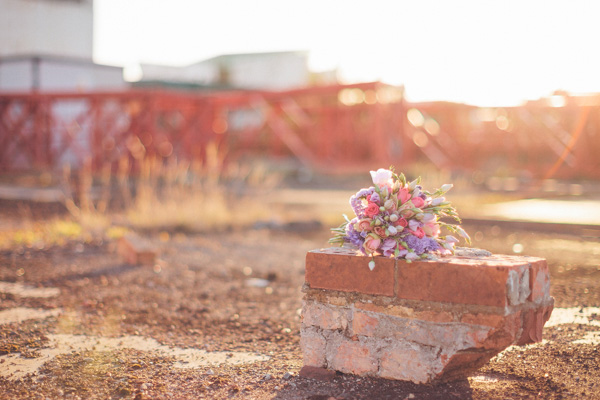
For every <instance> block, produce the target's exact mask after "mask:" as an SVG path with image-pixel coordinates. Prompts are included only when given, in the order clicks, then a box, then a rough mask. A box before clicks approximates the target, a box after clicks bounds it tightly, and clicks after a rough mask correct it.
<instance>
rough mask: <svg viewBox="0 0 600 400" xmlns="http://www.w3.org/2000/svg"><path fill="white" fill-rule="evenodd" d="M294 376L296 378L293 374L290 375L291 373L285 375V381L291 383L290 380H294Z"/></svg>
mask: <svg viewBox="0 0 600 400" xmlns="http://www.w3.org/2000/svg"><path fill="white" fill-rule="evenodd" d="M293 376H294V375H293V374H291V373H289V372H286V373H285V374H284V375H283V380H285V381H289V380H290V379H292V377H293Z"/></svg>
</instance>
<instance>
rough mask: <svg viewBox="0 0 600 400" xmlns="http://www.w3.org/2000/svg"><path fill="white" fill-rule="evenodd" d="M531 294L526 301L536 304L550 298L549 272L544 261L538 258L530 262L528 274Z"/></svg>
mask: <svg viewBox="0 0 600 400" xmlns="http://www.w3.org/2000/svg"><path fill="white" fill-rule="evenodd" d="M529 288H530V289H531V294H530V295H529V298H528V299H527V300H529V301H532V302H534V303H537V302H539V301H541V300H543V299H544V298H548V297H549V296H550V272H549V270H548V264H547V263H546V260H544V259H541V258H538V259H534V260H532V262H531V270H530V272H529Z"/></svg>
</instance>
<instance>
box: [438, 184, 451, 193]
mask: <svg viewBox="0 0 600 400" xmlns="http://www.w3.org/2000/svg"><path fill="white" fill-rule="evenodd" d="M453 187H454V185H453V184H451V183H445V184H443V185H442V187H441V188H440V190H441V191H442V192H443V193H446V192H447V191H448V190H450V189H452V188H453Z"/></svg>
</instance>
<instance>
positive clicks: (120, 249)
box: [117, 235, 157, 265]
mask: <svg viewBox="0 0 600 400" xmlns="http://www.w3.org/2000/svg"><path fill="white" fill-rule="evenodd" d="M117 253H118V254H119V256H120V257H121V258H122V259H123V261H124V262H125V263H127V264H132V265H153V264H154V261H155V259H156V255H157V252H156V250H155V249H154V248H153V247H152V245H151V244H150V243H149V242H148V241H146V240H144V239H142V238H140V237H138V236H135V235H125V236H123V237H122V238H120V239H119V241H118V242H117Z"/></svg>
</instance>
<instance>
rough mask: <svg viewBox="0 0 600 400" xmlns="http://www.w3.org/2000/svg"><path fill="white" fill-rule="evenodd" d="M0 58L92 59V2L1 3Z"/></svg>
mask: <svg viewBox="0 0 600 400" xmlns="http://www.w3.org/2000/svg"><path fill="white" fill-rule="evenodd" d="M0 10H1V11H0V57H2V56H14V55H26V54H27V55H31V54H51V55H55V56H67V57H77V58H83V59H88V60H91V59H92V50H93V0H0Z"/></svg>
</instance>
